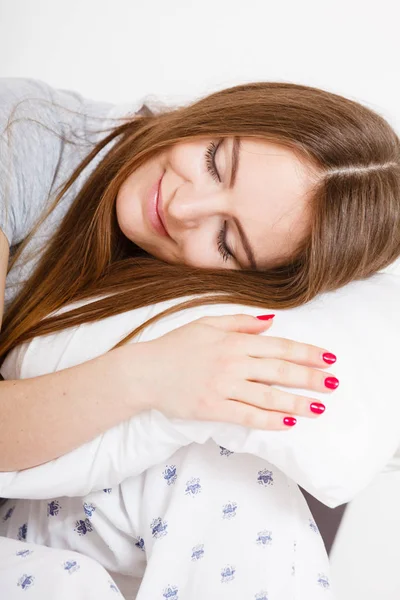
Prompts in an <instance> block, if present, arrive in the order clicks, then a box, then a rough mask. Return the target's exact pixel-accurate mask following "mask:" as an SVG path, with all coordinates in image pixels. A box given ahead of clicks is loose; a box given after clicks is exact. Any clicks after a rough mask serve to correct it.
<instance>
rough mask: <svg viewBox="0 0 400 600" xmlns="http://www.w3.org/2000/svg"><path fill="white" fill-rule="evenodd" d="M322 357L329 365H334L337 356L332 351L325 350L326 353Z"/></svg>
mask: <svg viewBox="0 0 400 600" xmlns="http://www.w3.org/2000/svg"><path fill="white" fill-rule="evenodd" d="M322 358H323V360H324V361H325V362H326V363H328V364H329V365H332V364H333V363H334V362H336V356H335V355H334V354H332V353H331V352H325V354H323V355H322Z"/></svg>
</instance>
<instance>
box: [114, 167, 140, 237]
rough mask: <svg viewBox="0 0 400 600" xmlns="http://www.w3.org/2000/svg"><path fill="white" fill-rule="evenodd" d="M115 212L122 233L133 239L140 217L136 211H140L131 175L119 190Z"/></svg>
mask: <svg viewBox="0 0 400 600" xmlns="http://www.w3.org/2000/svg"><path fill="white" fill-rule="evenodd" d="M115 212H116V217H117V222H118V225H119V227H120V229H121V231H122V233H124V234H125V235H126V236H127V237H129V238H130V239H132V237H133V235H134V234H135V229H136V228H135V223H137V219H138V214H136V213H138V212H139V211H138V202H137V199H136V202H135V197H134V190H133V185H132V180H131V177H128V179H127V180H126V181H125V182H124V183H123V184H122V186H121V187H120V189H119V191H118V194H117V198H116V202H115Z"/></svg>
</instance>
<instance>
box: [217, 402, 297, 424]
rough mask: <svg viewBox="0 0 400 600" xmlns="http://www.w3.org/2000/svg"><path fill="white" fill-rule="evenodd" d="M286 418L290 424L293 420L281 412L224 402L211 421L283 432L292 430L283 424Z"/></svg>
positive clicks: (241, 403)
mask: <svg viewBox="0 0 400 600" xmlns="http://www.w3.org/2000/svg"><path fill="white" fill-rule="evenodd" d="M286 417H288V418H289V419H290V420H291V421H292V422H293V419H295V417H292V416H291V415H284V414H283V413H281V412H274V411H270V410H263V409H262V408H256V407H254V406H251V405H249V404H245V403H243V402H237V401H235V400H226V401H225V402H221V404H220V405H219V407H218V410H217V411H216V413H215V415H214V414H213V418H212V420H213V421H222V422H224V423H234V424H236V425H242V426H243V427H249V428H251V429H268V430H274V431H275V430H276V431H278V430H279V431H280V430H282V431H285V430H287V429H291V428H292V426H289V425H287V424H285V422H284V419H285V418H286Z"/></svg>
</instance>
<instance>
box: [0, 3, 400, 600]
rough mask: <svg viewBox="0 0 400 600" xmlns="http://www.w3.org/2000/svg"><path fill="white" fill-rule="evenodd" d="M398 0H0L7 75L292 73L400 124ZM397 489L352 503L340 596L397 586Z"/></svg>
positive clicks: (95, 77)
mask: <svg viewBox="0 0 400 600" xmlns="http://www.w3.org/2000/svg"><path fill="white" fill-rule="evenodd" d="M397 7H398V3H397V1H396V0H380V1H379V2H377V1H376V0H374V1H371V0H362V1H361V0H347V1H345V0H336V1H327V0H324V1H321V0H303V1H301V2H299V1H298V0H292V1H289V2H287V1H286V2H285V1H282V0H279V1H276V2H271V1H267V0H246V1H243V0H241V1H238V0H197V1H194V0H171V1H170V2H165V0H143V1H142V2H138V1H134V0H112V1H104V0H68V1H67V0H56V1H54V0H8V1H7V0H0V76H2V77H4V76H11V77H35V78H39V79H42V80H44V81H47V82H48V83H50V84H51V85H53V86H55V87H60V88H64V89H65V88H68V89H75V90H77V91H79V92H80V93H82V94H84V95H86V96H88V97H91V98H94V99H98V100H109V101H112V102H116V103H125V102H129V101H130V100H136V99H137V98H142V97H153V98H154V99H156V100H157V99H159V100H161V101H163V102H167V103H168V102H171V103H181V102H182V103H184V102H185V101H186V100H190V99H194V98H196V97H199V96H202V95H205V94H207V93H209V92H211V91H215V90H217V89H221V88H224V87H228V86H230V85H235V84H237V83H242V82H249V81H257V80H275V81H288V82H293V83H302V84H306V85H312V86H316V87H322V88H324V89H326V90H329V91H332V92H335V93H338V94H343V95H346V96H347V97H349V98H351V99H353V100H357V101H359V102H362V103H364V104H366V105H367V106H369V107H370V108H373V109H375V110H377V111H378V112H379V113H381V114H382V115H383V116H385V117H386V118H387V119H388V120H389V122H390V123H391V124H392V125H393V126H394V127H395V128H396V129H397V130H399V129H400V117H399V113H400V108H399V107H400V86H399V56H400V44H399V20H398V18H397V14H396V12H397ZM366 327H367V324H366ZM377 410H379V401H378V399H377ZM378 488H379V490H378ZM389 498H390V499H391V503H390V504H388V499H389ZM393 498H394V499H395V500H393ZM399 499H400V481H399V478H398V479H395V478H392V479H391V480H390V482H389V480H386V483H385V485H383V486H382V485H379V486H378V487H377V485H376V484H375V483H374V484H373V485H372V486H371V488H370V489H368V490H366V491H365V493H364V494H363V495H362V496H361V497H360V498H358V499H356V500H354V502H353V503H352V505H351V506H350V509H349V510H348V513H347V515H346V517H345V519H344V522H343V525H342V527H341V530H340V535H339V537H338V540H337V543H336V546H335V547H334V552H333V556H332V563H333V574H334V577H335V578H336V580H337V584H338V592H339V595H338V600H348V599H350V598H363V600H372V599H373V600H376V598H377V597H379V599H380V600H398V599H399V598H400V582H399V578H398V577H397V576H396V574H395V573H394V572H393V571H395V570H396V566H397V571H399V562H400V558H399V556H398V548H397V540H396V538H399V537H400V520H399V518H398V514H397V507H399V506H400V502H399ZM382 511H383V513H384V515H385V517H386V521H385V522H386V523H388V522H391V523H392V525H393V526H392V527H391V528H390V527H383V528H382V527H381V528H380V529H379V548H377V546H376V543H375V542H374V539H376V535H377V528H379V527H380V524H381V523H382V522H383V521H382V519H381V518H380V516H381V514H382ZM390 511H392V513H391V512H390ZM371 523H373V524H374V525H373V527H372V528H371ZM371 529H372V530H371ZM367 556H368V557H369V560H368V561H367V560H366V557H367ZM388 557H389V560H388ZM397 559H399V562H397ZM388 563H390V564H391V566H392V568H391V569H388ZM371 565H373V568H371ZM383 582H384V583H383ZM346 590H347V591H346Z"/></svg>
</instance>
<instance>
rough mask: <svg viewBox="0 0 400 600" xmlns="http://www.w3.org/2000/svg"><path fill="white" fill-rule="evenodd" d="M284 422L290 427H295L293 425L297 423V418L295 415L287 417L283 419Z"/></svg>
mask: <svg viewBox="0 0 400 600" xmlns="http://www.w3.org/2000/svg"><path fill="white" fill-rule="evenodd" d="M283 422H284V423H285V425H288V426H289V427H293V425H296V423H297V419H295V418H294V417H285V418H284V419H283Z"/></svg>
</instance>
